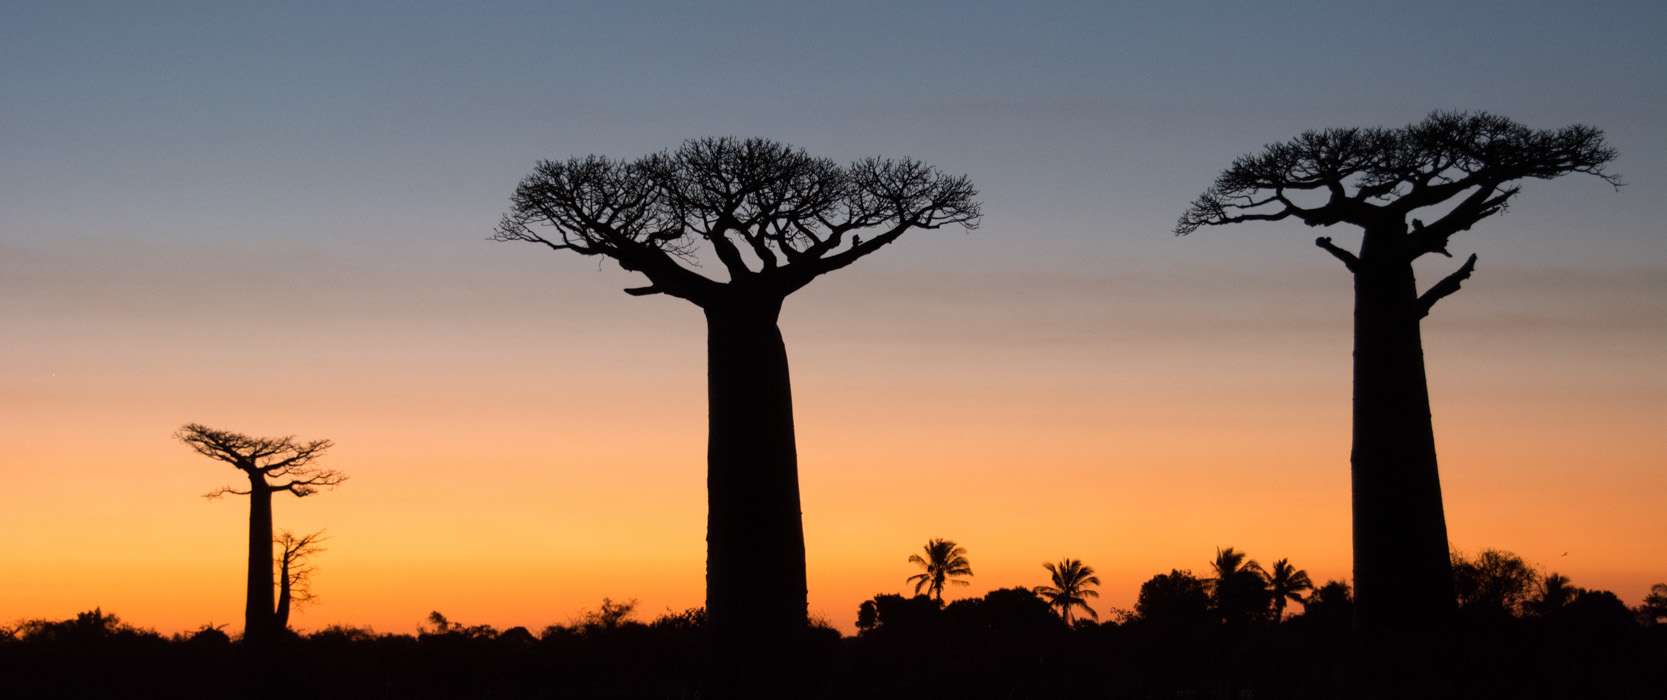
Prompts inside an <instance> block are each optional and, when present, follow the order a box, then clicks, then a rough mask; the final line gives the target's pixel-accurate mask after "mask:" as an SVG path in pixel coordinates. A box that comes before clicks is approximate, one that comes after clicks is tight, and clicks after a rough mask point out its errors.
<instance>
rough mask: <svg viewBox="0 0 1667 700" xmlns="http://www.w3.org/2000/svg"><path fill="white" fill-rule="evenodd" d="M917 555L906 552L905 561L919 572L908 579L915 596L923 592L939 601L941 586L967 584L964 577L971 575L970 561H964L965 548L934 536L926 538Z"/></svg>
mask: <svg viewBox="0 0 1667 700" xmlns="http://www.w3.org/2000/svg"><path fill="white" fill-rule="evenodd" d="M921 554H924V555H925V556H921ZM921 554H910V555H909V563H910V564H914V565H916V566H919V567H920V573H918V574H915V575H913V576H910V577H909V578H908V581H909V583H912V584H914V585H915V595H920V594H921V593H926V594H927V595H930V596H932V597H933V598H934V599H936V600H937V601H938V602H940V603H941V602H943V587H944V586H945V585H947V584H951V583H952V584H955V585H957V586H965V585H969V584H968V582H967V580H966V577H968V576H971V575H972V563H971V562H969V561H967V550H966V548H965V547H962V546H961V545H958V544H955V543H954V542H953V541H950V540H945V539H937V538H934V539H930V540H927V541H926V546H925V547H923V548H922V551H921Z"/></svg>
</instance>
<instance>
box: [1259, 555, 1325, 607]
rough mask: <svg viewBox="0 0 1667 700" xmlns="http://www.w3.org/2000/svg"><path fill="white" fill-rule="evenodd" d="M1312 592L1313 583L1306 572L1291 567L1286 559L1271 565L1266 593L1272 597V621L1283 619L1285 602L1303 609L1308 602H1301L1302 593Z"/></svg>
mask: <svg viewBox="0 0 1667 700" xmlns="http://www.w3.org/2000/svg"><path fill="white" fill-rule="evenodd" d="M1311 590H1314V582H1313V581H1311V580H1309V578H1308V572H1307V571H1303V570H1302V569H1298V568H1296V567H1294V566H1291V562H1290V560H1288V559H1280V560H1279V561H1276V562H1274V563H1273V569H1272V570H1271V571H1269V572H1268V593H1269V594H1270V595H1272V596H1273V619H1274V620H1275V621H1278V620H1283V619H1285V602H1286V601H1296V602H1298V603H1302V604H1303V605H1304V606H1305V607H1306V606H1307V605H1308V602H1307V601H1305V600H1303V598H1302V593H1303V591H1311Z"/></svg>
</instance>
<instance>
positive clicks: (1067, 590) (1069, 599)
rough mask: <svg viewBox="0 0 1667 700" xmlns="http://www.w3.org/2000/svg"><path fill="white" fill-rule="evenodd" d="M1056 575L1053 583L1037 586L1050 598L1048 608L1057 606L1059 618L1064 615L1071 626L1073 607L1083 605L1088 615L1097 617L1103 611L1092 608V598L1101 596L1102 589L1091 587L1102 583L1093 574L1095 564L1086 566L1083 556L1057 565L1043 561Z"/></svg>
mask: <svg viewBox="0 0 1667 700" xmlns="http://www.w3.org/2000/svg"><path fill="white" fill-rule="evenodd" d="M1042 568H1044V569H1047V570H1048V574H1049V576H1051V577H1052V578H1053V585H1052V586H1037V587H1036V595H1039V596H1042V599H1043V600H1046V601H1048V607H1051V608H1057V609H1058V610H1059V615H1060V617H1063V618H1065V625H1066V626H1067V627H1069V626H1070V625H1071V609H1072V608H1082V609H1083V610H1084V611H1086V612H1087V613H1088V616H1089V617H1091V618H1094V619H1095V620H1098V619H1100V614H1099V613H1097V612H1095V611H1094V608H1092V607H1089V605H1088V599H1089V598H1098V597H1100V592H1099V591H1096V590H1094V589H1092V588H1090V586H1098V585H1100V577H1098V576H1095V575H1094V567H1092V566H1085V565H1084V564H1083V563H1082V560H1080V559H1069V558H1067V559H1061V560H1059V563H1058V564H1046V563H1045V564H1043V565H1042Z"/></svg>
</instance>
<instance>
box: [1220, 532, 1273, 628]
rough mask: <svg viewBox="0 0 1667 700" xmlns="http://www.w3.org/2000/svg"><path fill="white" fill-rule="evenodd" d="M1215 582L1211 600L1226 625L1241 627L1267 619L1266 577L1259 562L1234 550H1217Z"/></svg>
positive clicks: (1230, 548)
mask: <svg viewBox="0 0 1667 700" xmlns="http://www.w3.org/2000/svg"><path fill="white" fill-rule="evenodd" d="M1210 567H1211V568H1213V569H1215V573H1216V575H1215V578H1214V579H1211V580H1210V598H1211V602H1212V603H1214V604H1215V608H1216V614H1217V615H1220V616H1221V619H1222V621H1223V622H1226V623H1229V624H1242V623H1245V622H1248V621H1250V620H1251V619H1259V618H1262V617H1265V616H1266V615H1267V610H1268V581H1267V573H1266V572H1265V571H1263V570H1262V565H1261V564H1258V563H1256V560H1254V559H1249V558H1247V557H1246V556H1245V553H1244V552H1240V551H1238V550H1236V549H1233V548H1232V547H1227V548H1226V549H1221V548H1217V549H1216V558H1215V561H1213V562H1210Z"/></svg>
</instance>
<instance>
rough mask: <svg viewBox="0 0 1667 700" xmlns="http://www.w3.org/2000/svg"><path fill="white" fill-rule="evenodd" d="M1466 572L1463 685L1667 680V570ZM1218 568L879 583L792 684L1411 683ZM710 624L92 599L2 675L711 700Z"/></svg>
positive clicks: (39, 627) (67, 680)
mask: <svg viewBox="0 0 1667 700" xmlns="http://www.w3.org/2000/svg"><path fill="white" fill-rule="evenodd" d="M1222 554H1228V555H1238V556H1237V557H1234V556H1228V557H1226V560H1224V559H1223V557H1222V556H1221V555H1222ZM1235 559H1236V563H1234V565H1233V566H1231V567H1229V568H1227V569H1226V571H1227V572H1228V579H1229V580H1231V577H1232V576H1236V575H1239V574H1235V573H1233V572H1240V571H1249V570H1250V569H1249V568H1248V564H1249V563H1251V560H1249V559H1248V558H1244V557H1243V555H1242V553H1237V552H1234V551H1233V550H1230V549H1228V550H1222V552H1221V553H1218V556H1217V561H1216V562H1215V564H1227V563H1230V562H1229V561H1227V560H1235ZM1453 568H1454V571H1455V574H1454V578H1455V588H1456V589H1457V591H1458V600H1457V601H1456V604H1457V608H1458V610H1459V616H1458V618H1457V621H1456V622H1455V623H1454V624H1453V625H1452V626H1451V627H1450V628H1449V629H1448V630H1447V633H1446V634H1444V635H1442V637H1441V639H1440V640H1439V641H1438V642H1437V643H1436V645H1435V647H1434V648H1432V649H1429V650H1428V651H1429V654H1428V657H1429V658H1430V659H1431V663H1432V664H1433V666H1432V667H1431V669H1429V673H1430V674H1431V675H1433V676H1436V677H1439V678H1441V679H1442V686H1441V689H1440V691H1441V693H1444V694H1445V696H1446V697H1464V698H1570V697H1580V698H1640V697H1660V696H1661V693H1662V689H1663V688H1667V585H1659V586H1657V587H1656V588H1655V589H1654V590H1653V591H1652V593H1651V595H1650V596H1649V597H1647V598H1645V599H1644V600H1643V601H1642V604H1640V605H1637V606H1636V607H1628V606H1627V605H1626V604H1625V603H1624V602H1623V601H1621V600H1620V599H1619V598H1617V597H1616V596H1615V595H1614V594H1612V593H1609V592H1607V591H1595V590H1587V589H1583V588H1579V587H1577V586H1574V585H1573V584H1572V583H1571V582H1570V581H1569V580H1568V579H1567V578H1565V577H1562V576H1559V575H1556V574H1547V575H1541V574H1540V573H1539V572H1537V571H1535V570H1534V569H1533V568H1532V567H1529V566H1527V565H1526V564H1524V563H1523V562H1522V560H1521V559H1520V558H1518V557H1515V556H1514V555H1511V554H1509V553H1507V552H1499V551H1493V550H1489V551H1485V552H1482V553H1481V554H1478V555H1476V556H1474V557H1464V556H1455V558H1454V567H1453ZM1206 573H1207V574H1216V575H1211V576H1204V577H1200V576H1195V575H1194V574H1192V573H1191V572H1190V571H1187V570H1172V571H1169V572H1166V573H1163V574H1159V575H1156V576H1153V577H1152V578H1151V579H1150V580H1148V581H1147V582H1146V583H1145V584H1143V585H1142V586H1141V589H1140V593H1139V597H1138V599H1137V601H1136V603H1135V609H1134V610H1128V611H1118V610H1108V611H1106V614H1102V615H1101V618H1102V621H1098V622H1097V621H1095V620H1093V619H1084V618H1082V617H1077V618H1075V619H1074V623H1073V624H1071V625H1067V624H1066V623H1065V622H1064V620H1063V618H1062V616H1061V615H1060V614H1058V612H1057V611H1056V610H1054V609H1053V608H1050V606H1049V603H1048V602H1047V601H1045V600H1044V599H1043V598H1041V597H1039V596H1038V595H1037V594H1036V593H1035V592H1033V591H1032V590H1029V589H1026V588H1001V589H997V590H994V591H991V592H989V593H988V594H985V595H984V596H981V597H976V598H965V599H960V600H952V601H947V602H940V601H938V600H937V599H935V598H933V597H930V596H926V595H917V596H904V595H898V594H882V595H877V596H875V597H874V598H872V599H871V600H869V601H866V602H864V603H863V604H862V606H860V608H859V609H858V610H857V611H855V613H856V615H857V618H856V621H857V626H858V628H859V633H858V634H856V635H855V636H841V635H840V634H839V633H838V632H836V631H834V630H832V629H830V628H827V627H825V626H824V627H817V628H815V629H814V633H813V634H812V637H811V639H812V641H811V643H809V644H807V645H805V647H804V653H803V655H802V657H801V658H800V659H799V660H798V663H799V664H800V667H799V668H796V669H793V671H794V672H793V673H792V674H791V675H790V677H792V678H795V679H797V681H796V683H797V685H795V686H794V687H790V688H782V689H781V695H780V697H820V698H835V697H839V698H846V697H905V696H907V697H927V698H930V697H974V698H981V697H1001V698H1007V697H1018V698H1025V697H1044V696H1051V695H1056V694H1060V693H1071V694H1074V695H1077V696H1081V697H1110V698H1159V697H1162V698H1177V697H1185V698H1227V697H1254V698H1336V697H1362V696H1372V695H1379V696H1385V697H1392V696H1395V691H1396V684H1397V683H1398V682H1400V681H1401V680H1403V679H1399V678H1374V677H1371V676H1370V675H1368V674H1371V673H1374V672H1375V669H1373V668H1368V667H1364V666H1361V665H1360V661H1359V659H1360V658H1362V657H1364V656H1367V654H1364V653H1362V647H1363V646H1369V645H1370V644H1371V642H1370V640H1366V639H1362V638H1360V637H1358V636H1357V635H1356V634H1355V633H1354V632H1352V631H1351V623H1350V618H1351V612H1352V611H1351V610H1350V606H1351V605H1352V600H1351V599H1350V595H1349V590H1348V586H1347V585H1345V584H1343V583H1342V582H1337V581H1333V582H1327V583H1325V584H1322V585H1320V586H1318V587H1316V588H1314V589H1313V590H1312V591H1311V592H1309V593H1308V594H1307V595H1306V596H1301V597H1299V598H1298V601H1299V602H1298V604H1297V605H1293V606H1292V607H1293V608H1296V607H1301V608H1302V610H1301V611H1300V612H1297V611H1293V612H1291V613H1290V614H1289V616H1288V617H1285V618H1283V619H1280V618H1278V617H1276V616H1275V615H1274V614H1273V613H1272V612H1271V611H1272V610H1273V609H1274V607H1275V605H1274V603H1273V598H1272V597H1271V596H1265V597H1264V598H1263V599H1262V600H1260V601H1259V602H1258V601H1253V602H1251V603H1249V604H1246V603H1245V602H1244V601H1245V600H1246V599H1247V598H1252V597H1253V596H1249V595H1248V594H1247V593H1246V592H1247V591H1249V590H1250V589H1251V588H1252V587H1251V586H1249V585H1248V584H1246V585H1244V587H1243V588H1242V589H1241V590H1240V591H1239V592H1238V593H1228V594H1223V593H1222V591H1221V589H1220V587H1219V585H1218V583H1217V582H1218V581H1220V580H1222V579H1223V577H1222V576H1220V575H1219V574H1220V573H1221V572H1220V571H1209V572H1206ZM1249 579H1250V576H1249V575H1243V578H1242V579H1241V580H1243V581H1247V582H1248V580H1249ZM1263 590H1269V589H1267V588H1264V589H1263ZM1258 605H1265V606H1267V607H1266V608H1265V609H1266V610H1268V611H1270V612H1261V610H1263V608H1259V607H1257V606H1258ZM1235 606H1236V607H1235ZM706 635H707V624H706V618H705V613H704V611H702V610H700V609H695V610H688V611H684V612H678V613H672V612H668V613H666V614H664V615H661V616H660V617H658V618H655V619H652V620H649V621H646V622H645V621H640V620H639V619H637V616H636V615H635V609H634V603H632V602H625V603H616V602H613V601H611V600H605V601H604V602H603V604H602V605H601V606H600V608H599V609H597V610H595V611H593V612H590V613H587V614H585V615H584V616H582V617H581V618H579V619H578V620H575V621H573V622H571V623H568V624H563V625H552V626H548V627H544V628H542V629H539V630H536V631H534V630H531V629H528V628H525V627H512V628H509V629H505V630H500V629H497V628H494V627H491V626H488V625H472V624H467V623H466V622H459V621H455V620H451V619H449V618H447V617H446V616H444V615H442V614H440V613H438V612H435V613H432V614H430V615H429V617H428V619H427V620H426V621H425V622H424V623H423V624H422V625H421V627H420V631H419V632H418V633H417V634H416V635H403V634H399V635H396V634H378V633H375V632H373V631H370V630H366V629H356V628H345V627H330V628H326V629H323V630H319V631H315V632H312V633H309V634H305V635H299V636H298V635H294V634H286V635H284V636H283V637H282V638H281V639H280V640H279V641H278V643H277V645H276V646H275V647H273V648H272V649H271V650H269V651H265V652H262V655H261V656H260V663H258V664H256V665H257V666H259V667H261V668H264V671H263V672H262V673H260V674H257V675H255V676H252V677H251V676H249V675H248V674H247V672H246V669H247V668H248V667H249V666H248V661H249V659H248V658H247V655H248V654H249V653H250V650H248V649H246V648H244V646H243V645H242V644H241V641H240V640H235V639H233V638H231V637H229V636H228V635H227V634H226V633H225V632H222V631H221V630H219V629H218V628H214V627H204V628H202V629H200V630H198V631H195V632H192V633H185V634H177V635H173V636H163V635H160V634H157V633H155V632H151V631H147V630H141V629H135V628H133V627H130V626H128V625H125V624H123V623H122V622H121V621H120V620H119V619H117V618H116V617H115V616H114V615H109V614H105V613H103V612H102V611H98V610H95V611H92V612H88V613H83V614H81V615H78V616H77V617H75V618H73V619H69V620H61V621H45V620H34V621H27V622H23V623H19V624H18V625H16V626H15V627H12V628H9V629H5V630H3V631H0V674H3V676H0V677H3V682H4V685H3V686H0V687H3V688H4V692H5V693H6V696H7V697H19V698H66V697H77V698H79V697H159V698H160V697H239V696H257V695H258V696H264V697H285V698H313V697H341V698H347V697H351V698H520V697H527V698H544V697H621V698H623V697H646V698H697V697H713V694H712V693H710V692H709V691H708V688H707V685H706V683H707V681H706V678H707V673H708V670H709V664H708V660H709V658H710V646H709V643H708V639H707V636H706Z"/></svg>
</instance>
